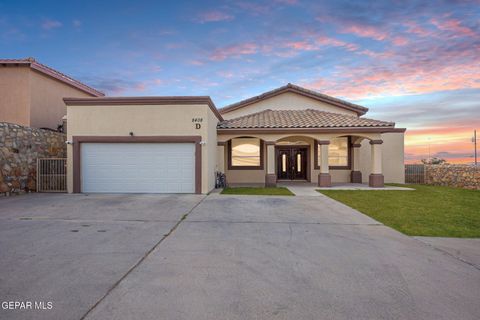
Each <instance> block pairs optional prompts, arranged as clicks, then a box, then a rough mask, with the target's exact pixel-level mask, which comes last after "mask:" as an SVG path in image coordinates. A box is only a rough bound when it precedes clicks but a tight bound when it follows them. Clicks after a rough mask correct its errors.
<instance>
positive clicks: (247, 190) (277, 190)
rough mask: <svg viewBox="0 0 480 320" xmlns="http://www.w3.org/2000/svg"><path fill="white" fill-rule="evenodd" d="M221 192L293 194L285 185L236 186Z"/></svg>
mask: <svg viewBox="0 0 480 320" xmlns="http://www.w3.org/2000/svg"><path fill="white" fill-rule="evenodd" d="M222 194H244V195H261V196H293V195H294V194H293V193H292V192H291V191H290V190H288V189H287V188H285V187H277V188H262V187H237V188H225V189H223V191H222Z"/></svg>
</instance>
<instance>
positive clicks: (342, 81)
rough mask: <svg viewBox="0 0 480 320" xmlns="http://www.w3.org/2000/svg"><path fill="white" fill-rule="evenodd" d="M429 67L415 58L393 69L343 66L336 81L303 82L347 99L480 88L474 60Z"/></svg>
mask: <svg viewBox="0 0 480 320" xmlns="http://www.w3.org/2000/svg"><path fill="white" fill-rule="evenodd" d="M432 67H433V68H434V69H432V70H430V68H429V67H427V68H423V69H422V68H421V67H420V66H419V65H418V63H417V62H411V63H409V64H403V65H400V66H397V68H396V69H384V70H382V69H380V70H375V68H371V67H369V66H364V67H358V68H346V69H345V70H344V72H343V74H346V75H347V76H346V77H344V78H339V79H338V80H337V81H330V82H325V79H318V80H317V81H313V82H311V83H309V84H306V85H307V86H308V87H311V88H313V89H317V90H321V91H323V92H325V93H327V94H331V95H333V96H341V97H346V98H349V99H361V98H369V97H376V96H400V95H409V94H423V93H431V92H437V91H447V90H458V89H480V81H479V79H480V66H479V65H478V64H477V63H475V62H470V63H465V64H454V65H448V66H443V67H442V66H432Z"/></svg>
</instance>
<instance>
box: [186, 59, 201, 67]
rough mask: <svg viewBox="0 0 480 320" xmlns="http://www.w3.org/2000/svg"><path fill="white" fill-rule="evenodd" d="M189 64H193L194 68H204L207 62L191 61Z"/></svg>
mask: <svg viewBox="0 0 480 320" xmlns="http://www.w3.org/2000/svg"><path fill="white" fill-rule="evenodd" d="M188 63H189V64H193V65H194V66H203V65H204V64H205V62H203V61H200V60H190V61H189V62H188Z"/></svg>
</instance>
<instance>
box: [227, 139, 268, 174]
mask: <svg viewBox="0 0 480 320" xmlns="http://www.w3.org/2000/svg"><path fill="white" fill-rule="evenodd" d="M229 154H230V157H229V160H230V161H229V164H230V166H229V167H230V169H235V168H237V169H262V167H263V166H262V163H263V161H262V160H263V159H262V156H263V154H262V143H261V141H260V139H257V138H235V139H232V140H230V147H229Z"/></svg>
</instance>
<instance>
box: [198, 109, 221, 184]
mask: <svg viewBox="0 0 480 320" xmlns="http://www.w3.org/2000/svg"><path fill="white" fill-rule="evenodd" d="M207 120H208V123H207V128H206V130H207V140H206V142H207V144H205V145H204V146H203V148H204V149H205V152H204V151H203V150H202V154H203V153H206V156H207V158H208V160H207V168H206V171H207V174H208V181H207V189H206V190H208V192H209V191H211V190H213V189H214V188H215V170H216V166H217V124H218V121H219V120H218V118H217V117H216V116H215V114H214V113H213V112H212V110H210V108H207Z"/></svg>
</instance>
